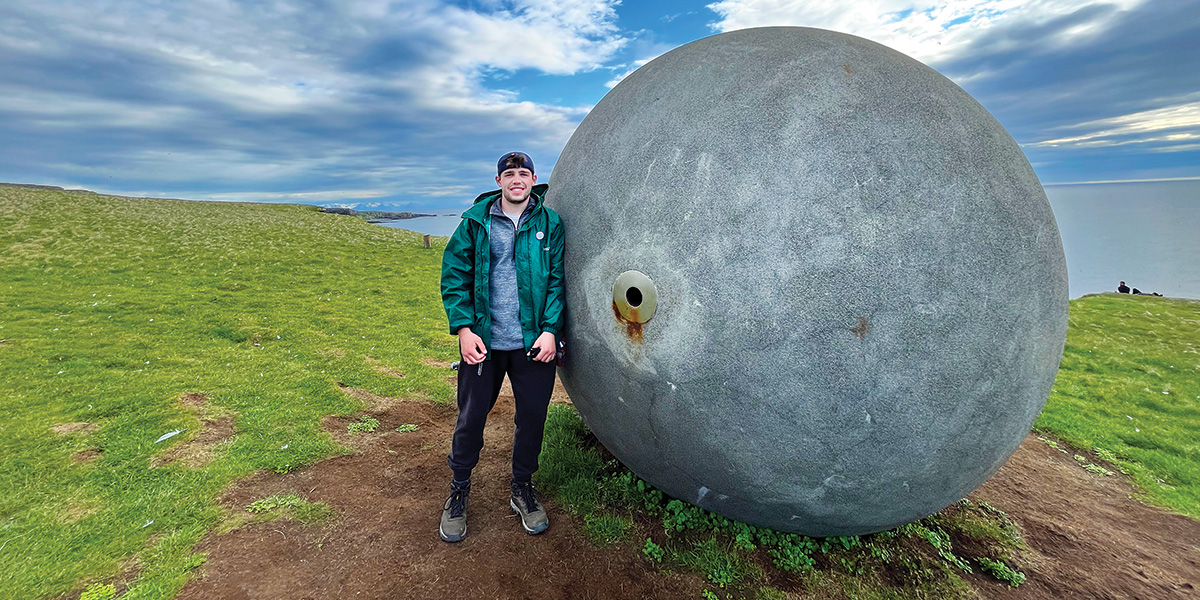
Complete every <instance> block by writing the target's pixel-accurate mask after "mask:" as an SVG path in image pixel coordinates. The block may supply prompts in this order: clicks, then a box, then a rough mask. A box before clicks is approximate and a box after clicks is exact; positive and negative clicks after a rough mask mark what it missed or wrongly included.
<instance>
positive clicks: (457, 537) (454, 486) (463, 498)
mask: <svg viewBox="0 0 1200 600" xmlns="http://www.w3.org/2000/svg"><path fill="white" fill-rule="evenodd" d="M470 495H471V482H470V481H468V482H466V483H462V484H460V483H457V482H453V481H452V482H450V496H449V497H448V498H446V503H445V504H443V505H442V524H441V526H439V527H438V535H439V536H441V538H442V541H443V542H461V541H462V539H463V538H464V537H467V496H470Z"/></svg>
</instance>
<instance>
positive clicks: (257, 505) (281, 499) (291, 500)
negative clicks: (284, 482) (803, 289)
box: [246, 494, 307, 514]
mask: <svg viewBox="0 0 1200 600" xmlns="http://www.w3.org/2000/svg"><path fill="white" fill-rule="evenodd" d="M305 502H307V500H305V499H304V498H301V497H300V496H297V495H295V494H275V495H274V496H267V497H266V498H262V499H259V500H255V501H254V502H251V503H250V505H249V506H247V507H246V510H248V511H250V512H252V513H255V514H261V513H265V512H270V511H273V510H277V509H281V508H297V507H299V506H303V505H304V503H305Z"/></svg>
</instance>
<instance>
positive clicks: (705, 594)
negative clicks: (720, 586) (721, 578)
mask: <svg viewBox="0 0 1200 600" xmlns="http://www.w3.org/2000/svg"><path fill="white" fill-rule="evenodd" d="M700 597H701V598H704V600H721V597H720V596H718V595H717V594H716V592H713V591H712V590H701V591H700Z"/></svg>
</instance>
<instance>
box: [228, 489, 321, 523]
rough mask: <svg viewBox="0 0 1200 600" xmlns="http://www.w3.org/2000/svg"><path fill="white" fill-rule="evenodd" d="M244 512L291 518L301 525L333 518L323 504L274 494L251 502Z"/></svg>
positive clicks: (293, 496) (294, 496) (293, 495)
mask: <svg viewBox="0 0 1200 600" xmlns="http://www.w3.org/2000/svg"><path fill="white" fill-rule="evenodd" d="M246 511H247V512H250V513H253V514H257V515H270V516H271V517H272V518H292V519H295V520H297V521H300V522H301V523H318V522H321V521H325V520H327V519H329V518H330V517H332V516H333V509H332V508H330V507H329V505H328V504H325V503H324V502H309V501H308V500H306V499H304V498H301V497H300V496H297V495H296V494H275V495H274V496H267V497H266V498H261V499H259V500H255V501H254V502H251V503H250V505H249V506H247V507H246Z"/></svg>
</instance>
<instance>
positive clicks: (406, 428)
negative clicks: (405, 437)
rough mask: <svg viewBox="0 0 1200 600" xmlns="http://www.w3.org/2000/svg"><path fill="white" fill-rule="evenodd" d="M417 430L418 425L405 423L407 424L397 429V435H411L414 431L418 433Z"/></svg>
mask: <svg viewBox="0 0 1200 600" xmlns="http://www.w3.org/2000/svg"><path fill="white" fill-rule="evenodd" d="M417 429H418V428H417V424H416V423H405V424H403V425H401V426H399V427H397V428H396V432H397V433H411V432H413V431H416V430H417Z"/></svg>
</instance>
